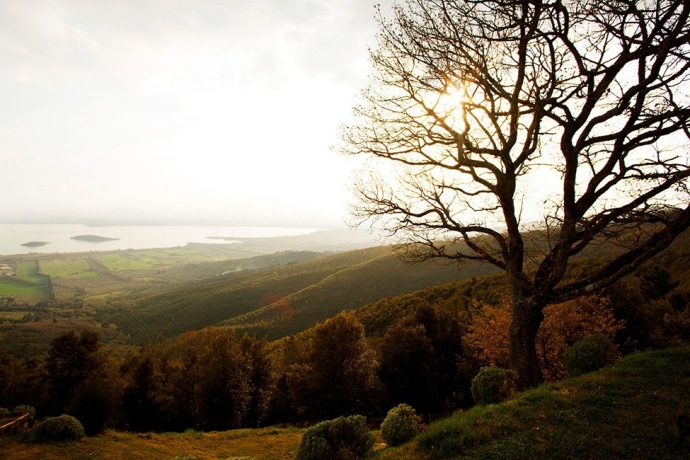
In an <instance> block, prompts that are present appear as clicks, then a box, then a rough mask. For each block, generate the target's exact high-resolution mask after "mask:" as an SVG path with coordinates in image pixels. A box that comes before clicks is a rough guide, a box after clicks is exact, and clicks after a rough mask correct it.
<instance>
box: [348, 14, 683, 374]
mask: <svg viewBox="0 0 690 460" xmlns="http://www.w3.org/2000/svg"><path fill="white" fill-rule="evenodd" d="M689 15H690V4H689V3H688V2H686V1H681V0H643V1H635V2H632V1H623V0H583V1H562V0H503V1H484V0H482V1H478V0H409V1H408V2H406V3H405V4H404V5H398V6H395V7H394V13H393V17H392V18H391V19H386V18H383V17H380V18H379V34H378V47H377V48H376V49H375V50H374V51H373V52H372V53H371V59H372V62H373V66H374V70H373V74H372V77H371V84H370V86H369V87H368V88H367V89H366V90H365V91H364V92H363V99H364V101H363V103H362V104H361V105H360V106H358V107H357V108H356V115H357V116H358V117H359V121H358V122H356V123H353V124H352V125H350V126H346V127H345V128H344V130H343V139H344V144H343V147H342V150H343V151H344V152H345V153H348V154H355V155H362V156H365V157H367V158H369V159H370V161H371V164H370V165H369V168H368V169H369V170H370V171H374V172H373V173H372V174H371V175H370V176H369V177H362V178H361V179H360V180H359V181H357V182H356V183H355V186H354V189H355V195H356V197H357V204H355V205H354V207H353V215H354V217H355V219H356V221H357V222H363V221H367V220H372V221H373V222H375V223H377V225H378V226H379V227H380V228H383V229H385V230H387V231H388V232H389V234H390V235H391V236H393V237H396V238H399V243H400V244H401V246H400V247H401V249H403V250H406V251H407V254H408V256H410V257H412V258H421V259H425V258H445V259H450V260H457V261H463V260H480V261H485V262H487V263H490V264H493V265H494V266H496V267H498V268H500V269H501V270H504V271H505V273H506V277H507V281H508V283H509V286H510V305H511V310H512V314H511V322H510V324H509V325H508V326H507V331H508V335H509V338H510V364H511V367H512V368H513V369H515V370H516V371H517V372H518V374H519V383H520V384H521V386H522V387H530V386H534V385H536V384H538V383H539V382H540V381H541V380H542V378H543V376H542V375H541V372H540V364H539V359H538V356H537V352H536V350H537V348H536V346H537V342H536V337H537V333H538V332H539V328H540V326H541V324H542V322H543V321H544V310H545V308H546V307H547V306H548V305H550V304H557V303H563V302H566V301H568V300H572V299H575V298H578V297H581V296H583V295H585V294H592V293H595V292H597V291H599V290H600V289H602V288H604V287H606V286H609V285H611V284H612V283H614V282H615V281H616V280H619V279H621V278H622V277H623V276H625V275H627V274H629V273H631V272H633V271H635V270H636V268H637V267H639V266H640V265H641V264H642V263H644V262H645V261H646V260H648V259H650V258H651V257H652V256H653V255H655V254H657V253H659V252H660V251H662V250H663V249H665V248H666V247H668V246H669V244H670V243H671V242H672V241H673V240H674V238H675V237H676V236H678V235H679V234H680V233H681V232H683V231H684V230H685V229H687V228H688V226H690V204H689V203H690V201H689V200H688V190H687V184H688V177H689V176H690V161H688V147H689V146H690V143H689V137H690V126H689V125H688V120H689V119H690V84H689V82H688V78H689V77H690V25H689V24H688V16H689ZM537 236H539V238H537ZM608 242H613V243H615V245H616V246H617V247H619V248H620V249H621V250H620V252H618V253H617V254H616V255H615V257H612V258H611V259H610V260H609V261H607V263H605V264H602V265H601V266H599V267H597V268H596V270H592V271H590V272H586V273H582V274H581V276H579V277H575V278H569V279H567V280H566V279H565V278H564V277H565V274H566V270H567V269H568V267H569V265H570V262H571V259H572V258H573V257H575V256H577V255H580V254H582V253H583V252H584V251H585V250H586V249H587V248H590V247H592V246H593V245H598V244H604V243H608Z"/></svg>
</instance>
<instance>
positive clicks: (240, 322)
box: [101, 246, 493, 343]
mask: <svg viewBox="0 0 690 460" xmlns="http://www.w3.org/2000/svg"><path fill="white" fill-rule="evenodd" d="M492 272H493V269H492V268H491V267H490V266H488V265H483V264H467V265H466V266H464V267H463V269H462V270H460V271H459V270H458V268H457V266H455V265H447V264H438V263H433V262H427V263H424V264H417V265H410V264H406V263H404V262H402V261H401V260H400V258H399V257H398V256H397V255H396V254H394V253H393V251H392V249H391V248H390V247H385V246H378V247H373V248H368V249H361V250H356V251H348V252H344V253H337V254H332V255H329V256H325V257H322V258H318V259H315V260H311V261H306V262H301V263H292V264H289V265H282V266H275V267H270V268H264V269H260V270H243V271H239V272H231V273H226V274H225V275H224V276H215V277H212V278H207V279H203V280H197V281H190V282H185V283H177V284H175V285H169V286H167V287H166V290H165V292H162V293H158V294H151V295H145V296H141V297H136V298H135V297H132V298H128V299H124V300H120V301H118V302H116V303H114V304H113V305H112V306H111V308H109V309H107V310H104V311H102V312H101V316H102V318H101V320H102V321H105V322H113V323H115V324H117V325H118V327H119V328H120V329H121V330H123V331H124V332H126V333H128V334H130V335H131V336H132V339H133V340H134V341H135V342H137V343H142V342H145V341H146V339H147V338H151V337H155V336H156V335H157V334H162V335H164V336H172V335H176V334H179V333H182V332H184V331H187V330H190V329H200V328H203V327H205V326H209V325H215V324H225V325H232V326H234V327H236V328H238V329H240V330H243V331H249V332H252V333H256V334H258V335H261V336H262V335H267V336H268V337H269V338H271V339H275V338H279V337H282V336H284V335H287V334H293V333H295V332H299V331H302V330H304V329H307V328H309V327H311V326H313V325H314V324H316V323H317V322H319V321H323V320H325V319H327V318H329V317H331V316H333V315H336V314H337V313H339V312H341V311H344V310H349V309H355V308H359V307H361V306H363V305H366V304H369V303H372V302H375V301H377V300H380V299H383V298H385V297H390V296H396V295H400V294H405V293H409V292H413V291H416V290H419V289H422V288H425V287H428V286H434V285H438V284H444V283H449V282H451V281H457V280H460V279H463V278H466V277H472V276H481V275H485V274H489V273H492Z"/></svg>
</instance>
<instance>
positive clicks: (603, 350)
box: [563, 334, 618, 377]
mask: <svg viewBox="0 0 690 460" xmlns="http://www.w3.org/2000/svg"><path fill="white" fill-rule="evenodd" d="M617 358H618V348H617V347H616V345H615V344H614V343H613V342H612V341H611V339H609V338H608V337H606V336H603V335H600V334H593V335H590V336H589V337H587V338H584V339H582V340H580V341H579V342H577V343H576V344H574V345H573V346H572V347H570V348H568V350H566V352H565V355H564V357H563V361H564V362H563V364H564V365H565V370H567V371H568V374H570V375H571V376H572V377H577V376H578V375H582V374H586V373H587V372H592V371H595V370H597V369H601V368H602V367H604V366H606V365H607V364H611V363H613V362H615V361H616V359H617Z"/></svg>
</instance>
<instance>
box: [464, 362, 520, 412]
mask: <svg viewBox="0 0 690 460" xmlns="http://www.w3.org/2000/svg"><path fill="white" fill-rule="evenodd" d="M516 391H517V373H515V372H514V371H511V370H508V369H501V368H498V367H482V368H481V369H479V373H478V374H477V375H476V376H475V377H474V378H473V379H472V398H473V399H474V402H475V403H477V404H479V405H482V406H483V405H486V404H497V403H499V402H501V401H504V400H505V399H507V398H508V397H510V396H511V395H512V394H514V393H515V392H516Z"/></svg>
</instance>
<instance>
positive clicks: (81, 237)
mask: <svg viewBox="0 0 690 460" xmlns="http://www.w3.org/2000/svg"><path fill="white" fill-rule="evenodd" d="M70 239H72V240H77V241H88V242H89V243H102V242H104V241H117V240H119V239H120V238H108V237H106V236H98V235H77V236H73V237H72V238H70Z"/></svg>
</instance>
